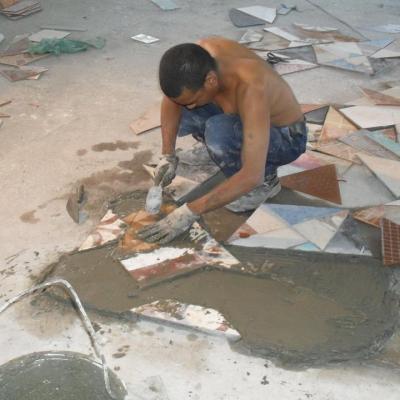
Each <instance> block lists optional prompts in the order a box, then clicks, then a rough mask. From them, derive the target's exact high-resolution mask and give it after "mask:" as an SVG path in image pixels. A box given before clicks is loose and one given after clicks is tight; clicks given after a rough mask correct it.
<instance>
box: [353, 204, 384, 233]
mask: <svg viewBox="0 0 400 400" xmlns="http://www.w3.org/2000/svg"><path fill="white" fill-rule="evenodd" d="M383 213H384V207H383V205H380V206H374V207H368V208H364V209H362V210H358V211H354V212H353V218H355V219H357V220H358V221H361V222H364V223H366V224H369V225H372V226H375V227H376V228H380V226H381V218H382V217H383Z"/></svg>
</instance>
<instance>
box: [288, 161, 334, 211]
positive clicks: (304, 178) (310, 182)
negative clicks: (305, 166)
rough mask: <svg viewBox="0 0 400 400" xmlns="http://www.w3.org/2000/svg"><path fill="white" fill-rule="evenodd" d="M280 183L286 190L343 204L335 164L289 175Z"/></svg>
mask: <svg viewBox="0 0 400 400" xmlns="http://www.w3.org/2000/svg"><path fill="white" fill-rule="evenodd" d="M280 181H281V184H282V185H283V186H284V187H286V188H289V189H292V190H296V191H298V192H302V193H305V194H309V195H311V196H314V197H318V198H320V199H323V200H327V201H330V202H332V203H337V204H341V203H342V199H341V196H340V189H339V184H338V179H337V175H336V167H335V165H333V164H331V165H324V166H322V167H319V168H314V169H310V170H308V171H302V172H298V173H296V174H292V175H287V176H284V177H282V178H281V179H280Z"/></svg>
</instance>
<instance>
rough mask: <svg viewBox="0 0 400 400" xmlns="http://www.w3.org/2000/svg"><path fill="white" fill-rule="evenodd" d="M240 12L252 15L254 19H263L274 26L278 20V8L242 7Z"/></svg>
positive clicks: (239, 9)
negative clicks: (276, 19)
mask: <svg viewBox="0 0 400 400" xmlns="http://www.w3.org/2000/svg"><path fill="white" fill-rule="evenodd" d="M237 10H238V11H240V12H242V13H244V14H247V15H250V16H252V17H255V18H258V19H261V20H263V21H265V22H269V23H270V24H272V23H273V22H274V20H275V18H276V8H270V7H264V6H250V7H241V8H238V9H237Z"/></svg>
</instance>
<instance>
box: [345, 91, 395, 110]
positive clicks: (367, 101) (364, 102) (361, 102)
mask: <svg viewBox="0 0 400 400" xmlns="http://www.w3.org/2000/svg"><path fill="white" fill-rule="evenodd" d="M378 93H380V94H381V95H384V96H390V97H391V98H400V87H399V86H398V87H392V88H389V89H385V90H380V91H378ZM345 104H346V105H349V106H373V105H375V103H374V99H373V98H371V97H368V96H364V97H360V98H358V99H355V100H351V101H348V102H347V103H345Z"/></svg>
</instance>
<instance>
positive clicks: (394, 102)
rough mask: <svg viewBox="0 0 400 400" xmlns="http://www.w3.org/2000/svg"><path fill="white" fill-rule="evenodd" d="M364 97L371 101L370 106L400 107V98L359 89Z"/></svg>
mask: <svg viewBox="0 0 400 400" xmlns="http://www.w3.org/2000/svg"><path fill="white" fill-rule="evenodd" d="M361 90H362V91H363V92H364V93H365V94H366V96H367V97H368V98H369V99H370V100H371V102H372V104H375V105H380V106H400V98H396V97H393V96H388V95H387V94H384V93H381V92H378V91H376V90H371V89H366V88H361Z"/></svg>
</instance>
